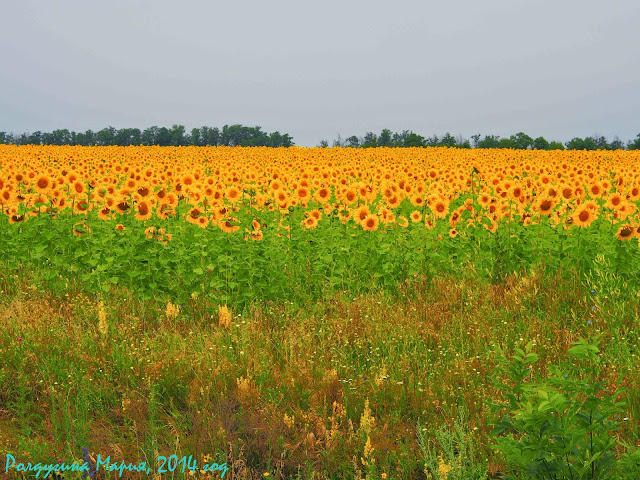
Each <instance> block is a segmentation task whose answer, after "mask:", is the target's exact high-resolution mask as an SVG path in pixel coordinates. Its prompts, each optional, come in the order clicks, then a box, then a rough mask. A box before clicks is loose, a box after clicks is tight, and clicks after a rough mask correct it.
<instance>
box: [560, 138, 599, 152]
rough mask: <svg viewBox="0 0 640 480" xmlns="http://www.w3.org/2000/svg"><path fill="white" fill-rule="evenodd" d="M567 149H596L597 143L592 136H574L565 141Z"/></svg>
mask: <svg viewBox="0 0 640 480" xmlns="http://www.w3.org/2000/svg"><path fill="white" fill-rule="evenodd" d="M566 146H567V149H568V150H596V149H597V148H598V147H597V144H596V141H595V139H593V138H592V137H586V138H579V137H574V138H572V139H571V140H569V141H568V142H567V143H566Z"/></svg>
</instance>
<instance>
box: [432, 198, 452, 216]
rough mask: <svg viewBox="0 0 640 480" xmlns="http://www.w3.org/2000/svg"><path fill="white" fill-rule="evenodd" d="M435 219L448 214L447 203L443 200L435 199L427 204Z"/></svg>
mask: <svg viewBox="0 0 640 480" xmlns="http://www.w3.org/2000/svg"><path fill="white" fill-rule="evenodd" d="M429 207H430V208H431V210H432V211H433V213H434V215H435V216H436V218H437V219H442V218H445V217H446V216H447V215H448V214H449V204H448V203H447V202H445V201H444V200H437V201H436V202H434V203H433V205H430V206H429Z"/></svg>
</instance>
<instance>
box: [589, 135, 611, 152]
mask: <svg viewBox="0 0 640 480" xmlns="http://www.w3.org/2000/svg"><path fill="white" fill-rule="evenodd" d="M592 138H593V141H594V142H595V144H596V149H599V150H610V149H611V146H610V145H609V142H608V141H607V138H606V137H604V136H602V135H601V136H599V137H598V136H593V137H592Z"/></svg>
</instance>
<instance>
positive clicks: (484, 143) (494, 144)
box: [478, 135, 500, 148]
mask: <svg viewBox="0 0 640 480" xmlns="http://www.w3.org/2000/svg"><path fill="white" fill-rule="evenodd" d="M499 145H500V137H498V136H497V135H485V136H484V138H483V139H482V140H480V141H479V142H478V148H498V146H499Z"/></svg>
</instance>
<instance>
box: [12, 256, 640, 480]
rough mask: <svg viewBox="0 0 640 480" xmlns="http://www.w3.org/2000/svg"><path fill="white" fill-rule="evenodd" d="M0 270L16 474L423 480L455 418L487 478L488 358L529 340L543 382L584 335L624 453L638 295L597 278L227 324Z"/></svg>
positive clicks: (246, 317) (429, 283) (253, 315)
mask: <svg viewBox="0 0 640 480" xmlns="http://www.w3.org/2000/svg"><path fill="white" fill-rule="evenodd" d="M0 271H1V272H2V273H0V291H1V292H0V358H1V359H2V368H1V369H0V382H1V385H2V389H1V390H0V452H4V453H11V454H12V455H14V456H15V457H16V459H18V461H24V462H26V461H32V462H33V463H35V462H43V463H49V462H51V461H53V462H55V461H57V459H60V458H61V459H64V461H65V462H71V461H73V460H78V459H80V458H81V456H82V452H81V448H82V447H87V448H88V449H89V450H90V452H91V453H92V455H93V456H94V457H95V455H97V454H101V455H102V456H103V457H104V456H106V455H111V456H112V458H113V459H116V460H117V461H120V460H125V461H126V462H139V461H142V459H143V458H144V457H143V455H144V456H146V458H147V459H155V458H156V457H157V456H159V455H165V456H169V455H172V454H176V455H178V456H179V457H180V456H182V455H186V456H189V455H192V456H193V457H194V458H196V459H198V461H199V462H201V460H202V459H203V458H204V457H205V456H210V458H212V459H215V460H216V461H219V462H227V464H228V465H229V467H230V468H231V471H230V472H229V473H228V474H227V475H228V476H225V478H259V477H260V478H264V474H265V473H266V472H269V474H270V478H336V479H337V478H362V477H364V476H365V475H367V478H383V476H382V474H383V473H384V474H386V478H406V479H415V478H424V471H425V456H424V451H425V445H424V444H423V443H421V442H420V441H419V438H422V439H426V440H425V441H426V442H427V444H428V445H430V447H428V448H431V450H430V451H432V452H435V451H437V449H438V448H439V447H438V445H439V443H438V442H437V439H438V438H440V439H442V438H444V437H443V433H442V432H443V429H444V430H445V431H446V430H449V431H451V432H456V431H457V430H456V428H458V427H456V421H458V420H457V419H459V418H460V412H461V411H462V410H463V411H464V412H466V415H465V417H464V418H465V425H464V431H465V432H467V433H468V435H472V436H473V441H474V442H473V443H474V445H475V446H476V447H475V449H474V459H473V461H474V462H475V465H477V466H478V467H479V468H481V469H486V470H487V471H488V472H489V475H490V476H494V477H495V476H497V475H498V474H499V473H500V472H503V468H504V467H503V459H501V458H500V456H499V455H497V454H496V452H494V451H492V450H491V448H490V447H489V445H490V444H491V441H492V440H491V436H490V432H491V429H492V423H493V422H494V421H496V420H497V418H494V417H492V415H491V412H490V408H489V406H488V401H491V400H501V397H500V395H501V392H500V391H498V390H496V389H495V388H494V386H493V383H492V379H493V378H494V377H495V375H496V363H497V360H496V351H497V348H498V347H500V348H502V349H504V350H505V351H506V352H507V353H509V352H513V351H514V349H515V348H517V347H523V346H524V345H525V344H526V343H528V342H529V341H532V342H533V343H534V344H535V348H536V351H537V352H538V353H539V355H540V361H539V362H538V364H536V368H537V370H536V371H533V372H532V375H534V376H535V375H544V374H545V371H544V368H545V366H546V365H548V364H551V363H557V361H558V360H559V359H563V358H566V352H567V350H568V348H569V347H570V345H571V343H572V342H573V341H575V340H577V339H578V338H579V337H592V336H594V335H600V336H601V338H602V343H601V351H602V355H603V358H604V359H606V366H605V368H604V369H603V373H602V375H603V377H602V380H604V381H606V382H607V385H608V386H609V387H610V388H614V387H615V386H626V387H629V390H628V391H627V393H626V398H625V400H626V402H627V406H626V413H625V415H626V417H625V418H628V420H626V421H625V422H624V423H623V424H622V428H621V430H620V431H619V432H618V434H619V436H620V438H622V439H624V440H625V441H627V442H629V443H632V444H636V445H637V444H638V442H639V440H640V435H639V434H638V431H639V430H638V414H639V413H640V394H639V392H638V391H637V389H635V388H634V386H635V385H638V382H639V380H640V378H639V377H640V374H639V373H638V371H637V368H636V366H637V364H638V357H637V354H636V352H637V351H638V340H639V338H640V335H639V333H640V332H639V327H638V315H639V312H640V297H638V295H637V292H636V291H634V290H631V289H624V288H622V286H623V285H624V282H622V279H621V278H620V277H617V276H615V275H614V274H613V273H611V272H610V271H609V270H607V272H609V273H600V274H599V273H598V272H603V271H604V270H598V269H594V270H593V271H592V274H591V275H590V276H589V277H588V279H587V280H585V279H579V278H581V277H577V276H576V275H575V274H572V273H571V272H570V271H565V272H564V273H556V274H555V275H553V276H550V275H548V274H545V273H544V272H543V271H542V270H539V271H532V272H530V273H529V274H526V275H518V276H514V275H510V276H507V277H506V278H505V279H504V281H503V282H500V283H491V282H490V281H488V280H487V279H482V278H478V277H477V276H476V275H474V274H473V272H472V271H469V273H468V274H467V275H463V276H458V277H444V276H442V277H437V278H434V279H427V278H426V277H421V276H419V277H416V278H414V279H412V280H410V281H408V282H405V283H403V284H401V285H400V287H399V292H398V293H397V294H391V293H389V292H385V291H381V292H379V293H375V292H374V293H365V294H362V295H357V296H354V295H352V294H348V293H345V292H343V293H340V292H337V293H335V294H333V295H331V296H328V297H325V298H322V299H317V300H315V301H313V302H308V303H303V302H299V303H295V304H294V303H291V302H286V301H284V302H282V301H281V302H260V303H258V304H251V305H249V306H248V307H246V308H245V309H244V310H242V311H234V312H232V313H233V319H232V322H231V324H230V325H229V326H228V327H226V328H225V327H222V326H220V324H219V321H218V317H217V316H216V315H212V314H211V313H210V312H212V311H213V310H212V306H213V303H212V301H211V299H210V298H208V297H207V296H204V295H203V296H198V297H196V298H191V299H190V300H187V301H185V302H183V305H182V307H181V308H180V312H179V314H178V315H177V316H176V317H172V316H167V315H166V306H167V305H166V303H165V301H164V300H154V299H153V298H151V299H144V300H143V299H140V298H139V297H137V296H136V295H135V292H133V293H132V292H131V291H130V290H128V289H126V288H120V289H117V290H116V289H112V290H111V291H110V292H109V293H108V294H104V295H101V296H100V297H99V298H96V297H95V296H93V295H88V294H86V293H84V291H83V289H82V288H81V283H80V282H79V281H78V282H73V281H72V282H70V283H69V284H68V286H67V288H66V290H62V289H61V290H59V291H50V290H40V289H38V288H35V287H34V286H33V279H34V278H37V277H38V272H37V271H35V272H34V271H30V270H18V269H15V268H8V267H5V268H3V269H2V270H0ZM593 272H595V273H593ZM591 290H595V292H594V293H591ZM63 291H65V293H62V292H63ZM99 301H102V302H103V304H104V310H105V312H106V322H107V327H108V328H107V330H106V331H105V332H104V333H102V332H100V329H99V310H100V306H99ZM594 307H595V308H594ZM18 339H21V340H20V341H19V340H18ZM367 402H368V405H369V407H370V410H371V416H372V417H373V418H374V420H373V421H370V420H367V418H368V417H367V415H366V414H365V413H364V412H365V405H366V404H367ZM458 424H459V421H458ZM418 425H420V436H419V435H418ZM458 429H459V428H458ZM452 435H454V434H453V433H452ZM367 440H369V447H371V448H373V451H370V450H369V453H368V455H367V456H365V445H366V444H367ZM429 442H430V443H429ZM369 447H367V448H369ZM434 449H435V450H434ZM445 453H446V452H442V454H443V455H444V454H445ZM434 455H435V454H434ZM1 458H2V460H1V461H0V469H1V471H2V472H3V473H4V460H5V456H4V455H2V457H1ZM434 458H436V457H434V456H432V457H430V461H431V463H432V464H433V459H434ZM126 475H127V474H126V472H125V475H124V476H126ZM201 476H202V475H201ZM208 476H209V477H210V478H211V477H216V478H217V477H218V476H219V475H217V474H216V475H212V474H209V475H208ZM179 477H180V475H175V478H179ZM102 478H107V477H102ZM111 478H113V477H111ZM132 478H136V477H132Z"/></svg>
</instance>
